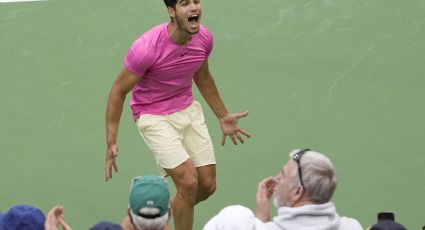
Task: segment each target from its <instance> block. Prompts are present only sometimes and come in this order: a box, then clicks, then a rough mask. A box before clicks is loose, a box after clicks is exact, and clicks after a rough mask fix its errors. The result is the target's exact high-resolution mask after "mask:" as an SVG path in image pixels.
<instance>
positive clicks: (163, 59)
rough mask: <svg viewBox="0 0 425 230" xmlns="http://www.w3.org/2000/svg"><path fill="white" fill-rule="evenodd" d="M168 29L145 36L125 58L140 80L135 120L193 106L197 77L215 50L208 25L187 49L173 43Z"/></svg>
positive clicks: (134, 105)
mask: <svg viewBox="0 0 425 230" xmlns="http://www.w3.org/2000/svg"><path fill="white" fill-rule="evenodd" d="M167 26H168V23H164V24H160V25H158V26H156V27H154V28H152V29H151V30H149V31H147V32H146V33H144V34H143V35H142V36H140V37H139V38H138V39H137V40H136V41H135V42H134V43H133V45H132V46H131V47H130V49H129V50H128V53H127V56H126V57H125V61H124V64H125V66H126V67H127V69H128V70H129V71H130V72H132V73H134V74H135V75H137V76H139V77H140V80H139V81H138V82H137V84H136V85H135V86H134V87H133V90H132V97H131V101H130V107H131V110H132V112H133V117H134V119H135V120H137V119H138V118H139V117H140V115H142V114H154V115H164V114H170V113H174V112H177V111H180V110H182V109H184V108H186V107H187V106H189V105H190V104H192V102H193V96H192V78H193V75H194V73H195V72H196V71H198V70H199V69H200V67H201V65H202V63H204V61H205V60H207V59H208V56H209V55H210V53H211V51H212V48H213V38H212V34H211V33H210V32H209V31H208V30H207V29H206V28H205V27H204V26H201V28H200V30H199V33H197V34H194V35H193V36H192V40H191V41H190V42H189V44H187V45H186V46H180V45H178V44H176V43H174V42H173V41H172V40H171V37H170V35H169V34H168V31H167Z"/></svg>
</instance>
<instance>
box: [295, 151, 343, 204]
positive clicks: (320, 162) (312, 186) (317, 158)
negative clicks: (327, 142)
mask: <svg viewBox="0 0 425 230" xmlns="http://www.w3.org/2000/svg"><path fill="white" fill-rule="evenodd" d="M301 151H303V150H300V149H296V150H293V151H291V152H290V153H289V156H290V157H291V158H292V159H294V157H295V155H296V154H299V153H300V152H301ZM299 165H301V173H302V180H303V181H302V184H303V186H304V192H305V198H307V199H308V200H309V201H311V202H313V203H317V204H324V203H327V202H329V201H330V200H331V198H332V195H333V193H334V191H335V189H336V185H337V183H338V178H337V175H336V170H335V168H334V166H333V164H332V162H331V160H330V159H329V158H328V157H326V156H325V155H323V154H321V153H318V152H315V151H312V150H307V149H306V150H305V151H304V153H303V154H302V156H300V157H299ZM298 167H299V166H298ZM293 173H295V174H297V173H299V171H298V168H297V169H295V170H294V171H293ZM296 178H297V179H298V181H299V178H300V177H296ZM299 183H301V182H299Z"/></svg>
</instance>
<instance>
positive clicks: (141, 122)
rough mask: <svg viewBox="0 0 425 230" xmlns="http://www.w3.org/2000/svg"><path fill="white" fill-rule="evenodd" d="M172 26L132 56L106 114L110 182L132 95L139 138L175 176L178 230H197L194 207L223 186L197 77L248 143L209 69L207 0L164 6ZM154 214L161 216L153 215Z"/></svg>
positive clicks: (154, 32)
mask: <svg viewBox="0 0 425 230" xmlns="http://www.w3.org/2000/svg"><path fill="white" fill-rule="evenodd" d="M164 3H165V5H166V6H167V10H168V14H169V15H170V17H171V22H170V23H164V24H161V25H158V26H156V27H154V28H152V29H151V30H149V31H147V32H146V33H144V34H143V35H142V36H141V37H140V38H138V39H137V40H136V41H135V42H134V43H133V45H132V46H131V47H130V49H129V50H128V53H127V56H126V57H125V61H124V67H123V69H122V70H121V72H120V74H119V75H118V77H117V79H116V80H115V82H114V84H113V86H112V89H111V92H110V94H109V99H108V105H107V109H106V136H107V151H106V167H105V171H106V172H105V180H106V181H108V180H109V179H111V178H112V170H113V169H114V170H115V171H117V164H116V157H117V156H118V146H117V134H118V126H119V121H120V117H121V114H122V109H123V103H124V101H125V97H126V95H127V93H128V92H129V91H130V90H132V97H131V102H130V107H131V110H132V112H133V117H134V120H135V121H136V124H137V127H138V128H139V132H140V134H141V136H142V138H143V139H144V141H145V143H146V145H147V146H148V147H149V149H150V150H151V151H152V153H153V155H154V157H155V160H156V163H157V165H158V168H159V169H160V170H161V171H162V173H163V174H164V175H169V176H171V178H172V180H173V182H174V184H175V186H176V190H177V194H176V196H175V198H174V200H173V201H172V209H173V217H174V225H175V229H176V230H189V229H192V224H193V212H194V205H195V204H197V203H198V202H200V201H203V200H205V199H207V198H208V197H209V196H210V195H211V194H212V193H213V192H214V191H215V187H216V183H215V177H216V168H215V164H216V162H215V157H214V150H213V146H212V143H211V138H210V136H209V134H208V130H207V127H206V124H205V119H204V116H203V112H202V108H201V106H200V104H199V103H198V102H196V101H194V100H193V95H192V79H193V81H194V82H195V84H196V86H197V87H198V89H199V91H200V92H201V94H202V96H203V97H204V99H205V100H206V102H207V103H208V105H209V106H210V108H211V110H212V111H213V112H214V114H215V115H216V116H217V118H218V119H219V122H220V126H221V129H222V132H223V137H222V145H224V143H225V140H226V138H227V136H229V137H230V139H231V140H232V142H233V143H234V144H237V143H238V141H239V142H241V143H244V140H243V138H242V137H241V135H245V136H247V137H249V136H250V135H249V134H248V133H247V132H246V131H244V130H243V129H241V128H240V127H239V125H238V120H239V119H240V118H242V117H245V116H246V115H247V114H248V112H245V113H237V114H230V113H229V112H228V111H227V109H226V107H225V106H224V103H223V102H222V100H221V98H220V96H219V93H218V91H217V87H216V85H215V83H214V79H213V77H212V75H211V73H210V71H209V69H208V57H209V55H210V53H211V51H212V48H213V39H212V35H211V33H210V32H209V31H208V30H207V29H206V28H205V27H203V26H202V25H201V24H200V18H201V15H202V10H201V4H200V0H164ZM153 215H155V214H153Z"/></svg>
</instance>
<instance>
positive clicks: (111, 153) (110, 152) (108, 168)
mask: <svg viewBox="0 0 425 230" xmlns="http://www.w3.org/2000/svg"><path fill="white" fill-rule="evenodd" d="M117 157H118V146H117V145H116V144H113V145H111V146H108V147H107V149H106V165H105V180H106V181H108V180H109V179H112V167H113V168H114V170H115V172H118V167H117V162H116V158H117Z"/></svg>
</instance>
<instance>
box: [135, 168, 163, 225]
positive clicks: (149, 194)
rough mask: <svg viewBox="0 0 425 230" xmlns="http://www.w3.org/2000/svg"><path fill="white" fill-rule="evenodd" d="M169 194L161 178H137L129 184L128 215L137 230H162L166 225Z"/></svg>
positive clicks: (149, 176) (150, 176)
mask: <svg viewBox="0 0 425 230" xmlns="http://www.w3.org/2000/svg"><path fill="white" fill-rule="evenodd" d="M169 200H170V192H169V191H168V186H167V182H166V179H165V178H164V177H161V176H153V175H147V176H139V177H135V178H133V180H132V183H131V189H130V199H129V214H130V218H131V221H132V223H133V225H134V226H135V227H136V228H137V229H138V230H145V229H149V230H162V229H163V228H164V226H165V225H166V224H167V222H168V219H169V216H170V213H169Z"/></svg>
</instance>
